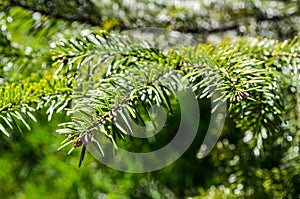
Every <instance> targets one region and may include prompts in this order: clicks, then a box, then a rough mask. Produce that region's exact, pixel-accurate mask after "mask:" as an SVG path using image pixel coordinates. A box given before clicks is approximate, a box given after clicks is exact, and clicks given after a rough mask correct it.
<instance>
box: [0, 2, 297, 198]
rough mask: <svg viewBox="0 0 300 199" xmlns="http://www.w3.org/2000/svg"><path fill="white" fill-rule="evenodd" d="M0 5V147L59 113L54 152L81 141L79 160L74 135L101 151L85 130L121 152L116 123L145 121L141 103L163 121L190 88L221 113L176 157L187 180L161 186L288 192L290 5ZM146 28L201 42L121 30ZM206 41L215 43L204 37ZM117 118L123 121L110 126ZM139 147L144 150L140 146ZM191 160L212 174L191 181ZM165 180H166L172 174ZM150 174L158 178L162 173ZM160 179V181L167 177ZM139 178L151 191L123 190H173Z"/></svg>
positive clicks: (215, 193)
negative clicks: (209, 144) (215, 128)
mask: <svg viewBox="0 0 300 199" xmlns="http://www.w3.org/2000/svg"><path fill="white" fill-rule="evenodd" d="M176 2H177V1H176ZM1 3H2V4H1V5H0V8H1V12H0V27H1V31H0V53H1V54H0V86H1V88H0V131H1V132H2V133H3V135H2V139H3V140H5V142H7V143H11V142H15V141H16V140H17V139H18V134H19V133H21V135H23V136H24V137H26V136H28V135H27V132H26V129H28V130H31V129H32V128H34V126H35V125H36V123H39V122H40V121H43V119H41V118H40V116H42V118H47V120H48V121H49V122H51V120H52V119H53V118H55V117H58V116H59V114H63V115H64V116H66V117H65V118H64V119H65V120H64V121H59V122H60V124H59V125H58V126H59V127H58V128H57V132H58V133H59V134H61V135H62V136H60V137H59V138H61V140H63V141H62V142H61V145H60V146H57V148H59V149H63V148H65V147H66V148H68V149H67V151H68V150H69V152H68V154H69V153H71V152H72V151H73V150H75V151H76V148H79V147H81V148H82V152H81V158H80V163H79V165H81V163H82V160H83V157H84V153H85V148H84V144H83V146H82V140H84V139H87V138H86V137H88V140H91V142H93V144H94V145H95V147H96V148H97V150H98V151H99V153H101V154H102V153H103V151H102V148H101V143H99V142H98V141H97V140H95V139H93V135H94V134H93V132H95V131H98V132H101V133H103V135H105V136H106V138H107V139H108V140H109V141H110V142H112V143H113V144H114V146H115V148H114V149H112V150H115V149H116V150H117V148H118V147H119V145H120V146H123V145H125V146H128V147H132V139H133V138H132V137H131V135H133V134H134V133H135V132H134V131H133V130H132V127H131V126H130V123H129V122H128V121H127V120H129V118H130V119H132V120H134V121H135V122H136V123H137V124H139V125H142V126H145V124H146V123H147V122H148V121H150V120H151V112H150V111H149V108H150V107H151V105H153V104H156V105H158V106H162V107H164V108H165V110H166V111H167V114H168V118H171V117H173V118H176V116H177V115H176V112H177V111H178V102H177V101H176V92H177V91H179V90H182V89H185V87H190V88H192V89H193V91H194V92H195V93H196V95H197V99H198V102H199V106H200V107H205V105H206V103H207V102H206V101H205V100H206V99H209V98H211V97H212V96H213V95H215V94H219V96H218V98H216V99H215V101H214V103H215V104H214V105H215V106H214V107H213V108H212V110H206V109H205V110H206V114H207V115H209V113H210V111H212V112H214V111H216V110H218V108H219V106H220V105H222V104H224V103H226V104H228V106H227V110H226V111H227V116H228V117H227V118H226V123H225V126H224V129H223V135H222V137H221V138H220V140H219V142H218V143H217V145H216V148H215V149H214V150H213V151H212V152H211V154H210V155H209V156H208V157H206V158H204V159H203V160H197V159H196V152H195V150H196V149H195V148H197V147H198V146H199V143H201V142H200V141H201V139H202V138H201V139H199V143H198V145H197V144H196V145H197V147H195V148H193V147H194V145H193V146H192V148H193V149H195V150H194V151H192V152H191V151H189V152H188V153H187V154H185V156H184V157H183V160H182V162H184V161H186V160H185V159H184V158H186V159H188V160H190V162H187V163H185V164H184V163H182V164H183V165H184V166H182V167H183V168H185V169H186V167H188V166H187V165H188V164H195V167H193V168H192V169H191V170H190V171H189V172H190V173H189V174H191V175H188V174H187V178H189V179H190V180H191V181H193V182H192V183H190V184H192V185H191V186H197V187H188V186H189V185H190V184H188V183H187V184H184V185H183V186H182V187H179V186H180V185H178V186H176V185H174V186H173V185H170V186H171V187H169V188H170V189H171V190H172V191H173V192H174V193H175V194H176V195H178V197H179V196H183V195H187V196H189V195H190V196H195V198H198V197H199V198H236V197H244V198H263V197H265V198H299V197H300V192H299V189H298V188H299V186H300V181H299V175H300V166H299V165H300V164H299V139H300V134H299V117H300V115H299V114H300V112H299V110H298V106H299V99H298V97H299V62H300V41H299V39H298V38H297V34H298V32H299V30H298V29H299V27H298V26H297V22H298V21H299V16H300V15H299V12H300V11H299V5H298V2H296V1H256V0H253V1H250V0H249V1H239V2H238V3H236V1H222V2H219V1H199V2H198V1H195V2H194V3H197V5H198V4H199V5H200V4H201V5H202V6H201V9H200V10H197V9H194V10H193V9H190V8H189V7H188V6H184V5H179V4H175V3H170V2H169V3H167V2H159V1H152V0H147V1H145V0H144V1H142V0H136V1H91V0H85V1H83V0H72V1H59V0H48V1H37V0H30V1H23V0H20V1H19V0H1ZM131 5H136V6H131ZM140 13H142V14H140ZM221 13H222V14H221ZM149 26H157V27H161V28H168V29H170V30H176V31H180V32H182V33H184V34H186V35H191V37H193V39H194V40H197V41H201V42H202V41H206V43H202V44H200V45H197V46H188V47H174V48H166V49H159V48H155V47H153V45H151V44H150V43H148V42H147V41H143V40H138V39H135V38H132V37H129V36H126V35H124V34H121V33H122V31H124V30H130V29H131V28H139V27H149ZM118 31H121V32H118ZM230 31H232V32H231V35H234V37H231V39H228V38H227V37H226V33H224V32H227V33H230ZM220 33H222V34H220ZM219 34H220V35H219ZM224 35H225V36H224ZM238 36H247V37H238ZM260 36H262V37H260ZM213 39H216V40H220V41H221V42H219V43H218V44H214V43H210V41H212V40H213ZM182 82H187V84H186V85H183V84H182ZM182 85H183V86H182ZM117 113H118V114H121V115H122V118H123V121H124V122H125V123H126V124H127V126H126V128H124V125H120V124H118V122H116V117H117ZM55 115H58V116H55ZM174 121H176V119H175V120H174ZM55 122H56V123H57V121H55ZM199 122H200V123H201V121H199ZM202 123H203V122H202ZM202 123H201V124H202ZM200 126H201V125H200ZM200 128H202V129H205V128H206V127H205V125H204V127H203V126H201V127H200ZM173 131H174V129H173V127H172V125H169V126H168V125H167V126H166V127H164V131H163V133H168V132H169V134H170V135H169V136H171V135H173V133H174V132H173ZM200 131H201V130H199V132H200ZM23 132H26V133H23ZM62 137H63V138H62ZM134 141H135V140H134ZM197 141H198V140H196V142H197ZM1 142H2V141H1ZM146 142H147V143H144V142H142V145H143V144H145V147H147V146H148V145H149V143H150V145H151V144H152V143H151V140H147V141H146ZM133 143H134V142H133ZM136 143H137V146H138V145H139V142H136ZM147 144H148V145H147ZM157 144H158V145H159V144H161V143H159V142H158V143H157ZM5 146H6V145H5ZM137 146H136V148H135V149H137ZM133 148H134V147H133ZM198 148H199V147H198ZM141 150H142V149H141ZM66 153H67V152H66ZM75 153H76V152H75ZM189 153H192V154H193V155H192V158H191V157H188V156H189ZM205 161H206V162H207V163H205ZM197 165H198V167H199V165H200V166H201V165H204V166H203V168H204V170H207V171H209V170H210V168H209V167H211V168H214V169H215V170H213V171H211V172H210V173H211V175H212V176H214V177H213V178H210V177H209V176H208V174H205V175H204V176H205V177H204V179H205V180H207V181H208V182H203V181H200V180H198V179H194V178H193V175H194V174H193V172H196V171H197V170H196V166H197ZM205 166H206V167H207V168H205ZM174 167H175V168H177V167H176V166H174ZM178 168H180V167H178ZM102 169H103V168H102ZM181 169H182V168H181ZM162 172H166V173H168V171H167V169H165V170H164V171H162ZM158 173H159V172H158ZM112 175H113V174H112ZM174 175H175V174H174ZM199 175H201V172H200V173H199ZM197 176H198V175H197ZM175 177H177V179H175V180H174V182H178V181H180V180H182V179H183V178H184V177H183V176H180V175H179V174H176V175H175ZM175 177H174V178H175ZM155 180H157V181H158V182H157V184H159V183H161V184H163V181H164V180H166V179H163V178H161V179H159V177H158V178H157V179H155ZM159 180H161V181H159ZM176 180H177V181H176ZM166 181H167V182H166V183H165V186H166V187H167V186H169V185H168V183H171V182H170V181H171V180H170V181H168V180H166ZM147 183H148V184H147ZM147 183H144V184H147V185H145V186H148V188H149V187H150V188H149V190H152V188H153V187H155V188H153V190H158V192H157V193H154V192H153V190H152V191H149V190H148V191H145V193H125V194H128V195H129V197H136V198H138V197H142V196H143V194H146V195H147V194H148V195H147V196H148V197H150V198H154V197H155V194H158V195H160V197H162V198H163V197H175V196H173V195H172V194H173V193H172V194H171V193H170V192H171V191H170V190H169V189H167V188H161V189H160V188H158V187H159V185H157V184H155V183H156V182H155V183H154V184H152V185H151V183H150V182H149V181H147ZM221 184H222V185H221ZM156 186H158V187H156ZM172 186H173V187H172ZM200 186H201V188H200V189H199V190H198V191H196V192H193V189H198V187H200ZM151 187H152V188H151ZM137 189H138V188H137ZM186 189H189V190H188V191H186ZM109 191H111V190H109ZM184 191H186V192H184ZM151 194H152V195H151ZM196 195H199V196H196ZM93 197H95V196H93ZM157 198H159V197H157Z"/></svg>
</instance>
